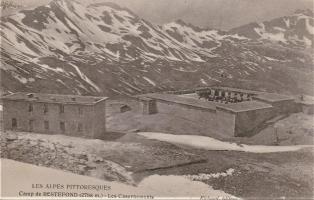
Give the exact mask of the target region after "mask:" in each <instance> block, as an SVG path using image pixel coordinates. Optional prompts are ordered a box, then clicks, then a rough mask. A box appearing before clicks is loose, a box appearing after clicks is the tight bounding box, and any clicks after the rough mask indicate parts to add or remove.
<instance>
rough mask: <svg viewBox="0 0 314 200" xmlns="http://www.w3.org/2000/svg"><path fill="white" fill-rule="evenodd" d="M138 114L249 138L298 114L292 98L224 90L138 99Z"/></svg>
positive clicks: (158, 95)
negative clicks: (272, 123) (274, 122)
mask: <svg viewBox="0 0 314 200" xmlns="http://www.w3.org/2000/svg"><path fill="white" fill-rule="evenodd" d="M137 100H138V101H139V102H140V105H141V106H140V107H141V112H142V113H143V114H146V115H151V114H155V113H163V114H167V115H169V116H172V117H178V118H179V117H180V118H182V117H184V118H185V119H186V120H189V121H192V122H193V121H194V122H197V123H198V124H206V125H208V126H209V127H211V128H210V130H208V132H209V133H208V134H210V133H223V134H225V135H229V136H250V135H253V134H255V133H257V132H258V131H260V130H261V129H263V128H265V127H264V123H265V122H266V121H268V120H270V119H272V118H275V117H278V116H281V115H287V114H289V113H293V112H299V111H300V105H299V104H298V103H297V102H296V101H295V99H294V97H291V96H287V95H282V94H276V93H266V92H258V91H252V90H243V89H238V88H228V87H209V88H199V89H195V90H186V91H175V92H167V93H150V94H143V95H138V96H137Z"/></svg>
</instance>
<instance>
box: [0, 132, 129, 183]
mask: <svg viewBox="0 0 314 200" xmlns="http://www.w3.org/2000/svg"><path fill="white" fill-rule="evenodd" d="M1 137H2V138H1V157H2V158H8V159H13V160H18V161H21V162H25V163H31V164H35V165H38V166H46V167H51V168H55V169H61V170H64V171H69V172H73V173H76V174H80V175H87V176H94V177H97V178H101V179H105V180H114V181H119V182H126V183H133V180H132V178H131V176H130V175H129V173H128V172H127V171H126V170H125V168H124V167H122V166H121V165H119V164H117V163H114V162H111V161H109V160H104V159H103V158H102V157H100V156H97V155H96V154H94V153H92V152H90V151H84V150H82V151H78V150H77V149H76V148H75V147H74V146H72V145H71V144H62V143H60V142H53V141H49V140H47V139H37V138H32V137H25V136H24V137H23V136H21V135H19V134H16V133H13V132H9V133H8V134H6V133H4V134H3V135H2V136H1Z"/></svg>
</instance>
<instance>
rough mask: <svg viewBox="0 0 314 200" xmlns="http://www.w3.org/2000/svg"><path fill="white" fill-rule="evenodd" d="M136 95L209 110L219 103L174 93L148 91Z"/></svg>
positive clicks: (214, 108)
mask: <svg viewBox="0 0 314 200" xmlns="http://www.w3.org/2000/svg"><path fill="white" fill-rule="evenodd" d="M138 97H140V98H142V97H147V98H152V99H156V100H161V101H167V102H173V103H177V104H184V105H189V106H193V107H199V108H205V109H210V110H216V105H218V104H219V103H214V102H210V101H206V102H204V101H200V100H198V99H193V98H186V97H181V96H178V95H175V94H160V93H149V94H143V95H138Z"/></svg>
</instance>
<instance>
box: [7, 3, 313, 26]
mask: <svg viewBox="0 0 314 200" xmlns="http://www.w3.org/2000/svg"><path fill="white" fill-rule="evenodd" d="M11 1H18V2H21V0H11ZM48 1H49V0H23V3H25V4H26V5H37V4H45V3H47V2H48ZM79 1H81V2H84V3H87V2H92V1H93V2H95V1H96V2H101V1H111V2H114V3H116V4H119V5H120V6H123V7H127V8H129V9H130V10H132V11H133V12H134V13H136V14H137V15H138V16H140V17H141V18H144V19H146V20H148V21H150V22H153V23H156V24H164V23H169V22H171V21H175V20H177V19H182V20H183V21H186V22H189V23H192V24H194V25H198V26H201V27H207V28H216V29H221V30H228V29H230V28H233V27H238V26H240V25H244V24H247V23H250V22H261V21H265V20H270V19H273V18H276V17H282V16H286V15H290V14H292V13H294V11H295V10H297V9H312V10H313V3H314V0H79Z"/></svg>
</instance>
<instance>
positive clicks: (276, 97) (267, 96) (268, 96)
mask: <svg viewBox="0 0 314 200" xmlns="http://www.w3.org/2000/svg"><path fill="white" fill-rule="evenodd" d="M253 98H255V99H258V100H264V101H267V102H276V101H286V100H294V98H293V97H292V96H288V95H283V94H277V93H266V92H265V93H260V94H258V95H257V96H255V97H253Z"/></svg>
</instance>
